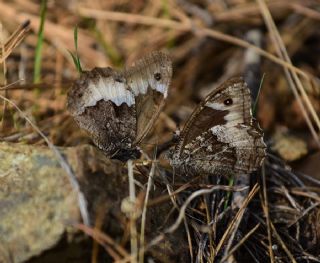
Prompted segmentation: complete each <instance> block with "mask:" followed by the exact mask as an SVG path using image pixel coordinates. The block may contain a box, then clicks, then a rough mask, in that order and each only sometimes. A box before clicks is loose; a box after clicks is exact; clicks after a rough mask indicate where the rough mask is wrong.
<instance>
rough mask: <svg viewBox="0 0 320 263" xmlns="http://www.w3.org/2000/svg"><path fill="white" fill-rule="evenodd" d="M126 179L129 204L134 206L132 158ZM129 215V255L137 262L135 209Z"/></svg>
mask: <svg viewBox="0 0 320 263" xmlns="http://www.w3.org/2000/svg"><path fill="white" fill-rule="evenodd" d="M127 163H128V181H129V200H130V203H131V205H133V206H134V207H135V205H136V190H135V185H134V176H133V164H132V160H128V162H127ZM131 212H132V214H131V215H130V218H129V219H130V243H131V255H135V256H134V257H133V258H131V262H133V263H134V262H137V255H138V240H137V238H138V236H137V227H136V219H135V215H134V213H135V211H133V210H132V211H131Z"/></svg>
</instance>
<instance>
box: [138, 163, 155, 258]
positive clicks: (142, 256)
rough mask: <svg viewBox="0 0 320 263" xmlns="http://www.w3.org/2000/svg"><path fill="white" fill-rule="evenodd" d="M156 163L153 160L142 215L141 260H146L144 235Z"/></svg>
mask: <svg viewBox="0 0 320 263" xmlns="http://www.w3.org/2000/svg"><path fill="white" fill-rule="evenodd" d="M155 164H156V162H155V161H153V162H152V165H151V170H150V173H149V178H148V183H147V190H146V196H145V200H144V203H143V210H142V216H141V230H140V248H139V262H140V263H143V262H144V252H143V251H144V235H145V226H146V216H147V205H148V201H149V193H150V189H151V186H152V180H153V176H154V172H155V167H156V166H155Z"/></svg>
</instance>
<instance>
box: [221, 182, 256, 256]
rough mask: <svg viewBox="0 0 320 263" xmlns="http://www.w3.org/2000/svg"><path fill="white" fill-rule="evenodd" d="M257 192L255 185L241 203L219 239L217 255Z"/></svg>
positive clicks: (244, 188) (235, 228)
mask: <svg viewBox="0 0 320 263" xmlns="http://www.w3.org/2000/svg"><path fill="white" fill-rule="evenodd" d="M247 188H248V187H243V188H242V189H243V190H246V189H247ZM258 190H259V186H258V185H257V184H256V185H255V186H254V187H253V188H252V190H251V191H250V193H249V195H248V197H247V198H246V199H245V201H244V202H243V204H242V206H241V208H240V209H239V211H238V212H237V214H236V215H235V217H234V218H233V219H232V221H231V223H230V224H229V226H228V228H227V230H226V231H225V232H224V233H223V236H222V238H221V239H220V241H219V243H218V245H217V248H216V253H217V254H218V253H219V251H220V249H221V248H222V247H223V244H224V243H225V241H226V239H227V237H229V235H230V233H231V231H236V230H237V228H238V226H239V224H240V221H241V219H242V217H243V213H244V210H245V208H246V207H247V206H248V204H249V202H250V200H251V199H252V198H253V197H254V195H255V194H256V193H257V192H258Z"/></svg>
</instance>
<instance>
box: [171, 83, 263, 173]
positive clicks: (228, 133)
mask: <svg viewBox="0 0 320 263" xmlns="http://www.w3.org/2000/svg"><path fill="white" fill-rule="evenodd" d="M265 148H266V146H265V144H264V142H263V133H262V131H261V129H260V128H259V126H258V124H257V122H256V121H255V120H254V119H253V118H252V114H251V98H250V91H249V89H248V87H247V86H246V84H245V82H244V81H243V80H242V79H241V78H233V79H230V80H228V81H227V82H225V83H224V84H223V85H222V86H220V87H218V88H217V89H215V90H214V91H212V92H211V93H210V94H209V95H208V96H207V97H206V99H205V100H204V101H203V102H202V103H200V105H199V106H198V107H197V108H196V109H195V111H194V112H193V113H192V115H191V117H190V118H189V120H188V121H187V123H186V125H185V127H184V129H183V130H182V132H181V135H180V138H179V140H178V143H177V145H176V147H175V148H174V149H173V150H172V151H171V154H170V157H169V158H170V162H171V164H172V166H173V167H174V169H175V170H176V171H177V172H179V173H185V174H205V175H231V174H233V173H235V172H236V173H250V172H252V171H255V170H257V169H258V167H260V166H261V163H262V161H263V159H264V157H265Z"/></svg>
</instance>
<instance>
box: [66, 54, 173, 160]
mask: <svg viewBox="0 0 320 263" xmlns="http://www.w3.org/2000/svg"><path fill="white" fill-rule="evenodd" d="M171 77H172V63H171V60H170V59H169V57H168V56H167V55H166V54H164V53H162V52H153V53H151V54H150V55H148V56H146V57H144V58H142V59H141V60H139V61H137V62H136V63H135V65H134V66H133V67H130V68H126V69H124V70H122V71H116V70H113V69H111V68H109V67H108V68H94V69H93V70H92V71H85V72H83V73H82V74H81V77H80V79H79V80H77V81H76V82H75V83H74V85H73V87H72V88H71V90H70V91H69V92H68V102H67V107H68V110H69V112H70V113H71V114H72V116H73V117H74V119H75V120H76V122H77V123H78V125H79V126H80V127H81V128H82V129H84V130H86V131H87V132H88V133H89V134H90V136H91V137H92V139H93V141H94V143H95V144H96V145H97V146H98V147H99V148H100V149H101V150H103V151H104V152H105V153H106V154H107V155H108V156H110V157H113V158H116V159H120V160H127V159H130V158H137V157H138V156H139V155H140V153H139V150H138V146H139V144H140V143H141V141H142V140H143V139H144V138H145V136H146V134H147V133H148V131H149V130H150V128H151V127H152V126H153V124H154V122H155V121H156V119H157V117H158V115H159V113H160V111H161V109H162V107H163V106H164V101H165V99H166V97H167V95H168V88H169V84H170V81H171Z"/></svg>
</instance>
